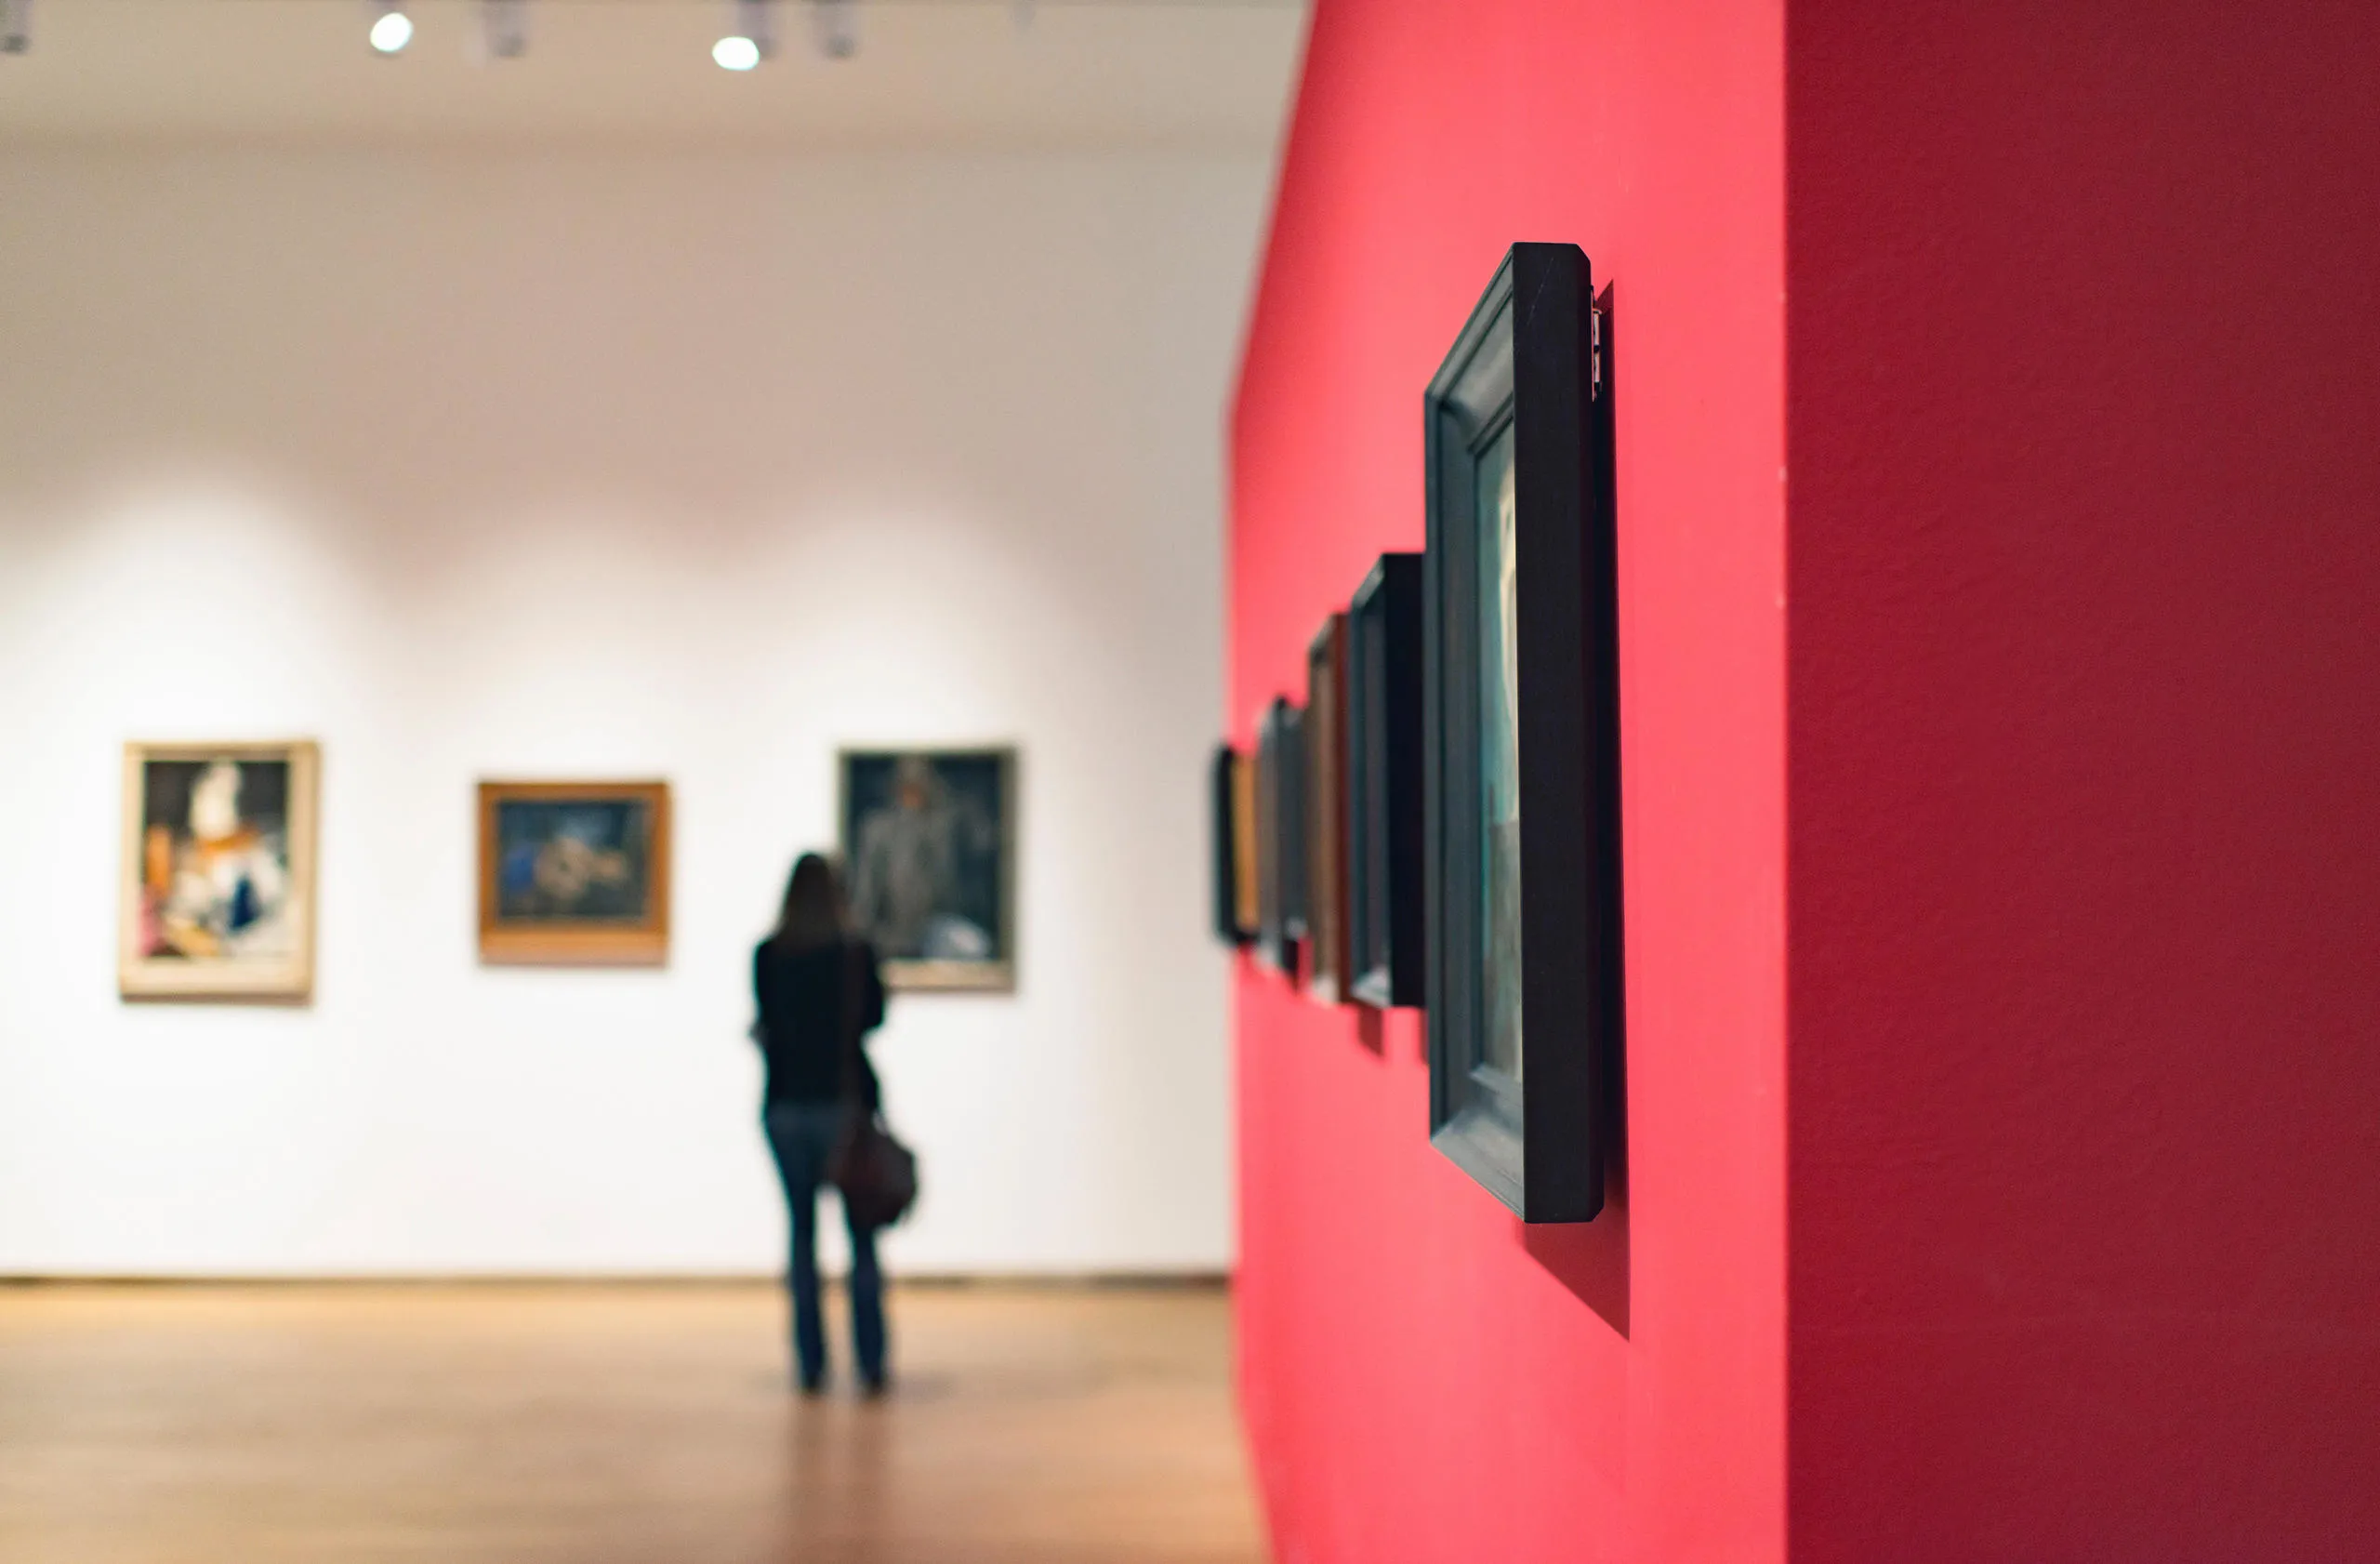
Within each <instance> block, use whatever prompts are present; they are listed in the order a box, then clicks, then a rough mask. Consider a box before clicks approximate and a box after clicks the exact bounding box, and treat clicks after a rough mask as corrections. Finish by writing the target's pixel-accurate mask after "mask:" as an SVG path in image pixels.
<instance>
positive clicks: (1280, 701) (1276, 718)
mask: <svg viewBox="0 0 2380 1564" xmlns="http://www.w3.org/2000/svg"><path fill="white" fill-rule="evenodd" d="M1303 715H1304V714H1303V713H1302V712H1301V711H1300V710H1299V709H1297V708H1296V707H1294V706H1291V705H1290V704H1289V701H1288V700H1286V699H1284V698H1281V697H1279V696H1276V697H1275V698H1274V701H1273V704H1272V705H1271V706H1269V707H1267V708H1265V710H1264V716H1263V721H1262V722H1260V723H1259V724H1258V726H1257V736H1256V855H1257V877H1256V886H1257V889H1256V907H1257V913H1256V953H1257V955H1258V956H1259V957H1261V958H1262V959H1263V961H1264V962H1265V963H1266V964H1267V965H1268V966H1271V967H1272V968H1273V969H1274V970H1275V971H1276V972H1281V973H1285V974H1289V976H1290V977H1291V978H1292V979H1294V978H1295V977H1296V975H1297V970H1298V943H1299V941H1301V940H1302V939H1303V938H1304V937H1305V923H1306V920H1305V783H1304V770H1305V734H1304V727H1303V722H1302V718H1303Z"/></svg>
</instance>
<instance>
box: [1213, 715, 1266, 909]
mask: <svg viewBox="0 0 2380 1564" xmlns="http://www.w3.org/2000/svg"><path fill="white" fill-rule="evenodd" d="M1248 763H1249V762H1248V757H1247V756H1245V755H1243V754H1241V753H1240V752H1239V751H1238V750H1236V749H1233V748H1232V747H1231V746H1230V745H1228V744H1223V745H1218V746H1217V747H1216V749H1215V756H1214V760H1213V761H1212V762H1210V765H1209V767H1208V773H1207V788H1208V798H1207V808H1208V822H1209V824H1208V830H1209V832H1210V838H1211V851H1212V855H1213V861H1212V863H1211V865H1210V872H1211V873H1212V875H1213V876H1214V885H1213V890H1212V895H1213V908H1212V912H1211V916H1212V918H1213V920H1214V930H1215V937H1216V938H1217V939H1220V940H1222V941H1223V943H1224V944H1226V945H1232V946H1243V945H1246V944H1248V943H1249V941H1250V940H1252V939H1254V938H1255V937H1256V929H1255V921H1254V920H1253V919H1252V918H1251V917H1250V913H1251V912H1252V911H1253V907H1252V905H1251V904H1252V903H1253V901H1254V899H1255V898H1254V896H1253V895H1251V890H1252V886H1253V877H1252V876H1251V875H1250V868H1252V865H1251V864H1250V858H1249V855H1250V852H1252V851H1253V849H1254V848H1255V845H1256V844H1255V843H1254V842H1251V841H1250V840H1249V838H1250V829H1249V818H1248V816H1249V814H1250V811H1249V809H1248V797H1247V794H1248V788H1249V777H1248Z"/></svg>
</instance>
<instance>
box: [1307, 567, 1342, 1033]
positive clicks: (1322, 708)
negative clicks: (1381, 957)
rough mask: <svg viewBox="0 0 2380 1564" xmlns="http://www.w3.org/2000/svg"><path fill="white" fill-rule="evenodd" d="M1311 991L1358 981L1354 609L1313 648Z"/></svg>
mask: <svg viewBox="0 0 2380 1564" xmlns="http://www.w3.org/2000/svg"><path fill="white" fill-rule="evenodd" d="M1305 775H1306V788H1305V851H1306V881H1305V884H1306V929H1307V934H1308V937H1309V938H1310V939H1311V940H1312V942H1313V947H1314V955H1313V958H1312V961H1310V963H1309V971H1308V974H1307V977H1306V990H1307V992H1309V993H1311V994H1312V995H1313V996H1314V997H1315V998H1316V999H1317V1000H1320V1001H1323V1002H1324V1003H1326V1004H1338V1003H1341V1002H1342V1001H1345V1000H1347V999H1348V998H1349V997H1350V996H1349V989H1350V987H1351V986H1352V983H1353V977H1352V974H1350V972H1349V966H1350V961H1349V957H1350V951H1349V948H1348V940H1347V616H1346V615H1344V614H1333V615H1331V616H1330V617H1329V618H1328V619H1326V620H1324V621H1323V625H1322V629H1321V630H1320V631H1319V632H1318V633H1316V636H1315V638H1314V643H1313V645H1312V646H1311V647H1310V648H1308V650H1307V653H1306V699H1305Z"/></svg>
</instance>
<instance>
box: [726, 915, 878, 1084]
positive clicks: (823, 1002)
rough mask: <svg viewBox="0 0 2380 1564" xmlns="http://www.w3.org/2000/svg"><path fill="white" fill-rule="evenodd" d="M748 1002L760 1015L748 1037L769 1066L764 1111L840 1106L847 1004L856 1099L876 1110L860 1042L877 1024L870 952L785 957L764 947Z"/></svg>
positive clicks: (770, 943)
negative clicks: (855, 1037)
mask: <svg viewBox="0 0 2380 1564" xmlns="http://www.w3.org/2000/svg"><path fill="white" fill-rule="evenodd" d="M752 998H753V1000H754V1001H756V1002H757V1003H758V1004H759V1006H760V1025H759V1026H758V1027H756V1028H755V1030H754V1037H755V1040H757V1041H758V1042H759V1043H760V1053H761V1054H762V1055H763V1056H764V1057H765V1058H766V1059H767V1060H768V1065H769V1085H768V1095H767V1099H766V1100H767V1104H768V1106H770V1107H775V1106H776V1105H777V1104H779V1103H801V1104H807V1105H816V1104H821V1103H832V1102H839V1101H840V1100H841V1099H842V1095H843V1059H844V1054H845V1042H844V1032H843V1027H844V1024H845V1023H844V1006H845V1004H846V1002H847V1001H856V1003H857V1006H858V1011H859V1014H858V1017H857V1020H858V1027H859V1031H860V1033H861V1042H860V1045H859V1048H858V1050H857V1052H858V1055H859V1073H860V1091H861V1093H862V1094H863V1100H864V1101H865V1102H866V1105H867V1107H869V1108H870V1109H873V1108H875V1107H877V1106H878V1103H879V1095H878V1090H877V1084H876V1070H875V1068H874V1067H872V1066H871V1065H869V1064H868V1062H867V1047H866V1034H867V1033H869V1032H872V1031H874V1030H875V1029H876V1028H877V1027H880V1026H882V1025H883V1024H884V979H883V978H882V976H881V975H880V974H879V973H878V972H877V970H876V951H875V950H874V948H871V947H869V946H868V945H866V944H865V943H857V944H853V945H848V946H836V945H828V946H819V947H813V948H810V949H806V950H791V949H780V948H778V946H777V944H776V942H775V941H774V940H773V939H772V940H763V941H762V942H761V943H760V948H758V949H756V950H754V951H753V952H752Z"/></svg>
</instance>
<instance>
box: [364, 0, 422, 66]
mask: <svg viewBox="0 0 2380 1564" xmlns="http://www.w3.org/2000/svg"><path fill="white" fill-rule="evenodd" d="M375 9H377V10H378V11H379V13H380V14H379V15H378V16H377V17H374V18H373V19H372V46H373V47H374V48H376V49H377V50H379V51H380V52H381V53H382V54H403V53H404V52H405V46H406V45H407V44H410V43H412V42H413V18H411V17H409V16H407V15H405V8H404V7H403V6H402V5H398V4H395V3H394V0H379V4H378V5H377V7H375Z"/></svg>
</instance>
